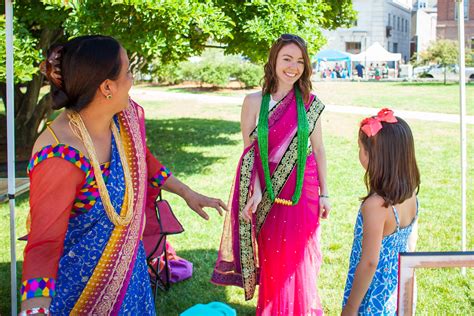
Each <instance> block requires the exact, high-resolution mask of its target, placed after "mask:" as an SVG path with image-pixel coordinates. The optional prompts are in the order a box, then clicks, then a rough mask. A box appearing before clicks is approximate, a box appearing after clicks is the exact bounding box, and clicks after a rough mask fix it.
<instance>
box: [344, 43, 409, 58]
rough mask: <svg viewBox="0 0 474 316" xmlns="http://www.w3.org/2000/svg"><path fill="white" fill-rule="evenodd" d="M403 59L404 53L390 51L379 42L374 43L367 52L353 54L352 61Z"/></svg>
mask: <svg viewBox="0 0 474 316" xmlns="http://www.w3.org/2000/svg"><path fill="white" fill-rule="evenodd" d="M401 59H402V54H400V53H390V52H389V51H387V50H386V49H385V48H383V47H382V45H380V43H379V42H375V43H373V44H372V45H371V46H370V47H369V48H367V50H366V51H365V52H362V53H360V54H356V55H352V61H370V62H372V61H400V60H401Z"/></svg>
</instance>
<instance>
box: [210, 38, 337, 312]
mask: <svg viewBox="0 0 474 316" xmlns="http://www.w3.org/2000/svg"><path fill="white" fill-rule="evenodd" d="M310 77H311V63H310V60H309V57H308V53H307V49H306V44H305V42H304V40H303V39H301V38H300V37H298V36H295V35H291V34H284V35H282V36H281V37H280V38H279V39H278V40H277V41H276V42H275V44H274V45H273V46H272V48H271V50H270V54H269V60H268V62H267V64H266V65H265V78H264V85H263V89H262V92H257V93H253V94H250V95H248V96H247V97H246V98H245V100H244V104H243V107H242V117H241V128H242V136H243V140H244V146H245V149H244V152H243V154H242V157H241V159H240V161H239V165H238V168H237V174H236V178H235V182H234V186H233V188H232V197H231V198H232V199H231V203H230V204H231V205H230V207H231V212H230V213H229V214H227V215H226V219H225V222H224V231H223V235H222V240H221V247H220V251H219V258H218V260H217V263H216V267H215V269H214V273H213V276H212V282H214V283H215V284H218V285H237V286H241V287H243V288H244V291H245V298H246V299H247V300H249V299H251V298H252V297H253V295H254V292H255V288H256V285H257V284H258V285H259V297H258V305H257V315H295V316H296V315H321V314H322V313H323V312H322V307H321V302H320V299H319V296H318V292H317V276H318V272H319V268H320V265H321V260H322V256H321V249H320V244H319V236H320V225H319V218H320V217H321V218H327V216H328V214H329V211H330V205H329V200H328V198H329V196H328V191H327V186H326V156H325V152H324V146H323V141H322V135H321V123H320V120H318V118H319V116H320V114H321V112H322V111H323V109H324V105H323V104H322V103H321V102H320V101H319V99H318V98H316V96H314V95H312V94H311V80H310ZM257 122H258V124H257Z"/></svg>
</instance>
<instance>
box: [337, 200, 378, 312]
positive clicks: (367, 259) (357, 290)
mask: <svg viewBox="0 0 474 316" xmlns="http://www.w3.org/2000/svg"><path fill="white" fill-rule="evenodd" d="M382 203H383V200H382V198H380V197H378V196H373V197H370V198H368V199H367V200H366V201H365V202H364V204H363V205H362V210H361V211H362V217H363V219H364V226H363V239H362V255H361V258H360V261H359V264H358V265H357V269H356V271H355V275H354V282H353V284H352V289H351V293H350V295H349V298H348V300H347V303H346V305H345V306H344V309H343V310H342V315H357V313H358V310H359V306H360V304H361V302H362V300H363V299H364V296H365V294H366V293H367V290H368V288H369V286H370V283H371V282H372V279H373V277H374V274H375V271H376V269H377V265H378V263H379V256H380V247H381V245H382V239H383V228H384V224H385V216H386V214H387V208H385V207H383V206H382Z"/></svg>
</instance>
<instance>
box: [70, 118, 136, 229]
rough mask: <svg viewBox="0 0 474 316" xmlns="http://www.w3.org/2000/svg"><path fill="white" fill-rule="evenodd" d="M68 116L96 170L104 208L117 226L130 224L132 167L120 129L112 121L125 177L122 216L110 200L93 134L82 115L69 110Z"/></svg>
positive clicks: (131, 213)
mask: <svg viewBox="0 0 474 316" xmlns="http://www.w3.org/2000/svg"><path fill="white" fill-rule="evenodd" d="M67 116H68V118H69V126H70V127H71V130H72V132H73V133H74V135H76V136H77V137H78V138H79V139H80V140H81V141H82V142H83V144H84V147H85V148H86V150H87V154H88V156H89V160H90V162H91V164H92V169H93V170H94V175H95V179H96V182H97V187H98V189H99V195H100V198H101V199H102V204H103V205H104V209H105V212H106V213H107V216H108V217H109V219H110V221H111V222H112V223H113V224H114V225H115V226H126V225H128V224H129V223H130V221H131V220H132V216H133V196H134V195H133V184H132V183H133V182H132V176H131V174H130V167H129V165H128V161H127V157H126V154H125V149H124V148H123V144H122V138H121V137H120V133H119V131H118V128H117V126H116V125H115V124H114V122H113V121H112V122H110V129H111V130H112V134H113V135H114V138H115V142H116V144H117V148H118V152H119V156H120V161H121V162H122V167H123V173H124V178H125V196H124V198H123V203H122V211H121V213H124V216H122V215H121V214H120V215H119V214H118V213H117V212H116V210H115V208H114V206H113V205H112V202H111V201H110V195H109V191H108V190H107V187H106V185H105V182H104V178H103V176H102V171H101V170H100V164H99V160H98V158H97V153H96V151H95V148H94V143H93V142H92V139H91V136H90V135H89V132H88V131H87V128H86V126H85V124H84V121H83V120H82V117H81V115H80V114H79V113H77V112H75V111H68V113H67Z"/></svg>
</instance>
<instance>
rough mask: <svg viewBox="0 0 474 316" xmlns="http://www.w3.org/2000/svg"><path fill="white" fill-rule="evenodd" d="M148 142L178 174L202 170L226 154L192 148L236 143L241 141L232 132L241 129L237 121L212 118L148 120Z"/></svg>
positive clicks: (160, 158) (194, 172) (158, 155)
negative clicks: (206, 152)
mask: <svg viewBox="0 0 474 316" xmlns="http://www.w3.org/2000/svg"><path fill="white" fill-rule="evenodd" d="M146 128H147V144H148V147H149V148H150V150H151V152H152V153H153V154H154V155H155V156H156V157H157V158H158V159H159V160H160V161H161V162H163V163H164V164H165V165H166V166H168V167H169V168H170V169H171V170H172V171H173V173H174V174H175V175H191V174H196V173H201V172H202V170H203V169H204V168H206V167H208V166H211V165H212V164H214V163H215V162H218V161H220V160H222V159H225V157H224V156H223V155H222V156H221V155H219V154H218V156H213V157H209V156H206V155H204V154H203V153H202V152H196V151H193V152H190V151H189V150H188V149H187V148H186V147H188V148H189V147H194V148H196V149H197V150H199V149H200V148H203V147H219V146H223V145H229V146H233V145H236V144H238V141H236V140H233V139H232V138H231V136H232V135H233V134H236V133H239V132H240V126H239V123H237V122H232V121H225V120H212V119H195V118H179V119H169V120H147V121H146Z"/></svg>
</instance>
